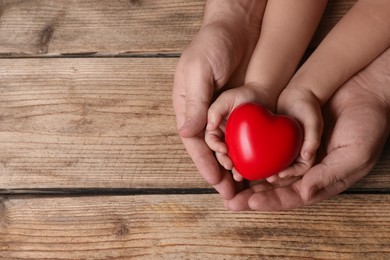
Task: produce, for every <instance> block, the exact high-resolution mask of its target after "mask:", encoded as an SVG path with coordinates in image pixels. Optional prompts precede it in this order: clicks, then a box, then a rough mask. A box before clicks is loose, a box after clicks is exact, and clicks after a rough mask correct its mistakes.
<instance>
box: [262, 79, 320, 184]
mask: <svg viewBox="0 0 390 260" xmlns="http://www.w3.org/2000/svg"><path fill="white" fill-rule="evenodd" d="M277 111H278V114H286V115H290V116H292V117H294V118H296V119H297V120H298V121H299V122H300V123H301V124H302V127H303V132H304V140H303V144H302V148H301V151H300V154H299V156H298V158H297V159H296V161H295V162H294V163H293V165H292V166H290V167H289V168H287V169H286V170H284V171H282V172H280V173H279V174H278V175H274V176H271V177H269V178H267V181H269V182H276V181H280V179H286V178H289V177H293V176H301V175H303V174H304V173H305V172H306V171H308V170H309V169H310V168H311V167H312V166H313V164H314V162H315V159H316V152H317V149H318V147H319V146H320V143H321V135H322V131H323V120H322V115H321V104H320V102H319V100H318V99H317V98H316V97H315V96H314V94H313V93H312V92H311V91H309V90H306V89H304V88H299V87H298V86H288V87H287V88H286V89H285V90H284V91H283V92H282V93H281V94H280V96H279V99H278V104H277Z"/></svg>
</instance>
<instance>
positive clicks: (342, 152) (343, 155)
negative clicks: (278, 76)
mask: <svg viewBox="0 0 390 260" xmlns="http://www.w3.org/2000/svg"><path fill="white" fill-rule="evenodd" d="M372 69H373V68H372V67H368V68H367V69H366V70H365V71H363V72H361V73H360V74H359V75H358V76H356V77H355V78H354V79H352V80H350V81H349V82H347V83H346V84H345V85H344V86H343V87H342V88H341V89H340V90H339V91H338V92H337V93H336V94H335V96H334V97H333V98H332V100H331V101H330V102H329V104H328V105H327V106H326V107H325V108H324V115H325V116H324V119H325V122H326V124H325V129H326V131H325V133H324V138H323V141H324V142H323V146H322V147H321V152H320V154H319V159H320V160H321V162H319V163H318V164H317V165H315V166H314V167H313V168H311V169H310V170H309V171H308V172H307V173H306V175H304V176H303V177H302V178H295V179H290V180H289V181H288V183H279V184H278V185H279V186H278V187H275V186H273V185H271V184H269V183H267V182H262V183H257V184H251V185H250V187H249V188H247V189H244V190H242V191H241V192H239V193H238V194H237V195H236V196H235V197H234V198H233V199H232V200H229V201H225V204H226V206H227V207H228V208H230V209H233V210H243V209H255V210H281V209H291V208H296V207H301V206H304V205H307V204H312V203H315V202H317V201H320V200H323V199H326V198H329V197H331V196H333V195H335V194H338V193H340V192H342V191H344V190H346V189H347V188H349V187H350V186H352V185H353V184H354V183H355V182H356V181H358V180H359V179H361V178H362V177H363V176H365V175H366V174H368V173H369V172H370V170H371V169H372V167H373V166H374V164H375V163H376V161H377V160H378V158H379V156H380V153H381V151H382V149H383V145H384V143H385V141H386V138H387V136H388V133H389V127H390V122H389V121H390V120H389V117H388V115H387V113H388V111H389V105H388V104H387V103H386V102H384V101H383V100H382V99H381V98H380V97H378V95H377V94H375V92H373V88H381V86H382V85H383V82H378V81H377V79H378V77H373V76H372V75H373V74H374V73H373V71H371V70H372ZM375 71H377V70H375ZM381 78H382V79H383V78H384V77H383V75H382V77H381ZM362 79H364V80H362ZM388 83H389V82H387V84H388ZM373 85H375V87H373ZM367 87H369V88H370V90H369V89H367Z"/></svg>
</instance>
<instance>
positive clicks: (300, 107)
mask: <svg viewBox="0 0 390 260" xmlns="http://www.w3.org/2000/svg"><path fill="white" fill-rule="evenodd" d="M389 13H390V1H388V0H375V1H370V0H360V1H359V2H358V3H357V4H356V5H355V6H354V7H353V8H352V9H351V10H350V11H349V12H348V13H347V14H346V15H345V16H344V17H343V18H342V19H341V21H340V22H339V23H338V24H337V25H336V26H335V27H334V29H332V31H331V32H330V33H329V34H328V35H327V37H326V38H325V39H324V40H323V42H322V43H321V44H320V46H319V47H318V48H317V50H316V51H315V52H314V53H313V54H312V55H311V56H310V57H309V59H308V60H307V61H306V62H305V64H304V65H302V67H301V68H300V69H299V70H298V72H297V73H296V74H295V75H294V76H293V78H292V79H291V81H290V82H289V84H288V86H287V87H286V88H285V89H284V90H283V92H282V93H281V95H280V96H279V99H278V112H279V113H285V114H289V115H291V116H293V117H295V118H297V119H298V120H299V121H300V122H301V123H302V125H303V128H304V133H305V136H304V142H303V145H302V149H301V153H300V155H301V156H300V157H299V158H298V162H299V163H297V164H294V165H293V167H290V168H289V169H287V170H286V171H284V172H282V173H280V174H279V177H281V178H286V177H289V176H293V175H302V174H303V173H304V172H305V171H307V170H308V169H309V168H310V167H311V166H312V165H313V163H314V160H315V155H316V151H317V149H318V147H319V145H320V143H321V136H322V131H323V120H322V114H321V106H322V105H324V104H325V103H326V102H327V101H328V100H329V98H330V97H331V96H332V95H333V94H334V93H335V91H336V90H337V89H338V88H339V87H340V86H341V85H342V84H343V83H344V82H346V81H347V80H348V79H350V78H351V77H352V76H353V75H354V74H356V73H357V72H359V71H360V70H361V69H363V68H364V67H365V66H367V65H368V64H369V63H370V62H371V61H373V60H374V59H375V58H376V57H377V56H378V55H380V54H381V53H382V52H383V51H384V50H385V49H386V48H387V46H389V44H390V19H389V18H388V14H389Z"/></svg>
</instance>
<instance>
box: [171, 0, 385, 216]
mask: <svg viewBox="0 0 390 260" xmlns="http://www.w3.org/2000/svg"><path fill="white" fill-rule="evenodd" d="M244 2H245V3H244ZM269 2H271V1H269ZM275 2H276V1H275ZM260 3H262V4H263V5H262V6H260V5H261V4H260ZM213 4H214V5H213ZM224 4H225V5H224ZM250 4H254V5H257V4H259V6H260V7H259V6H257V7H256V8H254V6H252V8H249V9H245V8H248V7H249V5H250ZM234 5H236V6H234ZM221 6H224V8H223V9H222V10H221V9H220V8H221ZM228 6H230V8H229V7H228ZM264 7H265V1H242V2H241V1H236V2H235V1H229V2H227V1H226V2H225V1H222V0H219V2H218V0H214V1H208V4H207V6H206V13H205V20H204V24H203V25H202V28H201V30H200V32H199V34H198V36H197V37H196V38H195V39H194V41H193V42H192V43H191V44H190V46H189V47H188V48H187V49H186V50H185V52H184V53H183V56H182V58H181V59H180V61H179V64H178V67H177V70H176V75H175V84H174V90H173V102H174V108H175V112H176V116H177V123H178V128H179V134H180V136H181V137H182V140H183V143H184V145H185V146H186V148H187V151H188V153H189V154H190V156H191V157H192V159H193V160H194V163H195V165H196V166H197V168H198V170H199V172H200V173H201V174H202V176H204V178H205V179H206V181H207V182H209V183H210V184H212V185H214V187H215V188H216V190H217V191H218V192H219V193H220V194H221V196H222V197H223V199H224V204H225V206H226V207H227V208H228V209H231V210H243V209H254V210H280V209H291V208H296V207H300V206H304V205H308V204H312V203H314V202H317V201H320V200H322V199H325V198H328V197H330V196H333V195H335V194H337V193H339V192H341V191H343V190H345V189H346V188H348V187H350V186H351V185H352V184H353V183H354V182H356V181H357V180H358V179H360V178H362V177H363V176H364V175H366V174H367V173H368V172H369V170H370V169H371V168H372V167H373V165H374V163H375V162H376V160H377V158H378V156H379V154H380V151H381V148H382V147H383V143H384V141H385V139H386V137H387V136H388V128H389V126H388V125H389V123H388V122H389V118H388V117H389V116H388V114H389V93H388V83H389V82H386V80H387V79H388V77H389V76H388V75H389V74H388V71H384V70H383V69H380V68H378V67H379V66H376V69H368V68H372V65H370V66H369V67H368V68H366V69H364V70H363V71H362V72H360V73H359V74H358V75H359V77H357V76H354V78H353V80H349V81H348V82H347V83H346V84H344V86H343V87H342V88H341V89H339V90H337V89H338V88H339V86H341V85H343V83H344V82H345V81H347V80H348V79H349V78H350V77H352V76H353V75H354V74H355V73H357V72H358V71H359V70H361V69H363V68H364V67H365V66H366V65H367V64H368V63H369V62H370V61H372V60H373V59H375V57H377V56H378V55H380V53H381V52H382V51H383V50H385V49H386V48H387V46H388V38H389V37H388V36H389V35H390V34H389V32H388V28H389V25H388V18H387V14H388V13H389V9H388V8H389V4H388V1H385V0H378V1H369V0H360V1H359V2H358V4H356V5H355V7H354V8H353V9H352V10H351V11H350V12H349V13H348V14H347V15H346V16H345V17H344V18H343V19H342V21H341V22H340V23H339V24H338V25H337V26H336V27H335V28H334V30H332V32H331V33H330V34H329V35H328V37H327V38H326V39H325V40H324V42H323V43H322V44H321V45H320V46H319V48H318V49H317V51H316V52H315V53H314V54H313V55H312V56H311V58H309V60H308V61H307V62H306V63H305V64H304V65H303V66H302V67H301V69H300V70H299V71H298V73H296V74H295V76H294V77H293V78H292V80H291V81H290V82H289V84H288V86H287V88H286V89H285V90H284V91H282V93H281V95H280V96H279V99H278V101H277V111H278V112H280V113H287V114H290V115H292V116H295V117H296V118H298V119H299V120H301V122H302V123H303V126H304V130H305V143H304V146H303V148H302V151H301V156H300V158H301V159H300V160H301V161H300V160H298V161H297V163H296V164H294V166H293V167H291V168H289V169H287V170H286V171H284V172H282V173H280V174H279V176H276V177H275V179H273V180H272V178H271V179H268V181H261V182H256V183H253V182H251V183H245V184H244V183H243V182H239V183H237V182H234V181H233V179H232V178H231V175H230V174H229V172H228V171H226V170H223V168H222V167H221V166H220V165H219V164H218V162H217V160H216V159H215V157H214V154H213V152H212V151H211V150H210V148H209V147H208V146H207V144H206V142H205V141H204V139H203V138H204V135H205V133H204V127H205V125H206V120H207V116H206V114H207V110H208V106H209V105H210V103H211V101H212V99H213V96H218V95H219V94H220V93H221V92H223V95H221V96H220V98H222V97H227V99H234V98H237V95H238V93H243V94H242V95H243V97H241V100H240V98H237V100H238V101H237V102H236V103H237V105H238V103H242V102H244V100H246V98H248V99H249V96H251V97H252V98H253V96H255V98H256V99H257V100H258V101H260V102H268V104H269V107H272V104H273V101H272V100H273V99H272V98H271V96H272V94H270V93H269V92H268V90H269V91H270V92H273V91H274V90H275V89H277V87H276V86H277V84H275V85H274V87H272V84H269V82H270V81H268V80H264V82H258V79H256V78H255V79H251V78H250V77H249V75H250V73H248V72H249V71H252V69H251V68H252V67H253V68H256V67H257V66H258V65H256V62H255V63H253V62H252V60H251V61H250V58H251V56H252V55H254V54H253V48H254V47H255V45H256V42H257V39H258V35H259V32H260V29H259V28H260V26H261V18H262V16H263V12H264ZM257 8H258V9H257ZM243 10H244V11H243ZM254 10H256V11H254ZM251 11H253V12H251ZM259 14H261V15H259ZM243 17H245V18H244V19H242V18H243ZM359 19H360V20H361V21H362V22H359ZM262 29H263V28H262ZM262 34H263V31H262ZM237 35H239V36H237ZM260 38H261V36H260ZM367 39H369V40H368V41H367ZM259 42H260V39H259ZM356 42H358V43H359V44H355V45H353V44H352V43H356ZM244 46H245V47H244ZM359 46H360V47H361V48H360V47H359ZM343 47H344V48H343ZM256 48H257V47H256ZM255 53H257V52H256V51H255ZM382 56H383V55H382ZM382 56H381V57H382ZM387 59H388V55H387ZM387 59H384V58H382V59H381V62H380V63H381V64H382V66H383V64H386V66H387V67H389V66H388V65H389V63H386V60H387ZM249 61H250V65H249V69H248V72H247V68H248V64H249ZM252 63H253V64H255V65H253V66H252ZM260 63H261V61H260ZM373 64H378V62H377V60H376V61H375V62H374V63H373ZM270 67H272V68H274V65H272V66H270ZM288 68H289V66H288ZM254 71H255V70H254ZM245 72H247V77H246V78H245V81H244V77H245ZM363 72H364V73H363ZM362 73H363V74H362ZM259 74H261V73H259V71H257V72H255V73H254V74H253V75H259ZM287 74H288V73H287ZM263 75H269V76H270V77H271V75H273V74H272V71H268V72H267V73H264V74H263ZM372 75H375V77H374V76H372ZM261 78H263V77H261ZM283 78H284V77H283ZM287 78H288V77H287ZM359 78H360V80H361V81H359V80H358V79H359ZM382 78H384V79H383V80H381V81H380V82H378V79H382ZM375 80H377V81H375ZM282 81H283V80H281V82H282ZM357 81H359V82H357ZM244 83H247V84H246V87H245V88H242V91H238V88H236V89H233V90H229V89H232V88H235V87H237V86H240V85H243V84H244ZM382 83H386V84H382ZM282 85H283V84H282ZM357 86H358V87H357ZM373 86H376V87H378V86H382V87H380V88H379V89H378V88H374V87H373ZM384 86H386V87H384ZM259 89H261V90H262V91H259ZM226 90H228V91H226ZM233 91H237V92H236V93H234V92H233ZM239 95H241V94H239ZM229 96H230V97H229ZM266 97H268V98H266ZM330 97H332V98H331V100H330V101H329V102H327V101H328V100H329V98H330ZM220 98H218V99H217V101H218V100H219V99H220ZM270 100H271V101H270ZM220 103H222V102H220ZM232 103H233V104H236V103H234V102H232ZM232 103H231V104H232ZM324 104H327V105H326V107H323V106H324ZM233 106H234V105H233ZM210 109H211V108H210ZM229 109H230V110H231V107H230V108H228V110H229ZM321 109H322V110H324V111H327V112H328V113H324V114H323V115H324V118H325V119H326V125H325V126H326V127H325V130H326V131H325V133H324V135H323V136H324V138H323V140H322V141H323V146H322V147H321V149H320V151H323V153H321V157H319V158H317V160H318V161H320V162H319V163H318V164H316V165H314V166H313V163H314V160H315V159H316V158H315V152H316V150H317V147H318V145H319V144H320V141H321V139H320V137H321V136H322V128H323V127H322V124H323V120H322V113H321ZM225 110H226V109H225ZM220 114H221V115H222V116H220V118H222V120H221V121H220V123H219V124H220V126H222V127H219V126H217V127H216V125H218V121H215V122H214V125H213V123H211V126H208V128H209V130H218V129H219V131H221V133H223V131H224V129H223V119H226V117H224V116H223V115H224V113H220ZM364 120H366V122H369V123H367V124H364V125H363V126H362V124H361V122H364ZM209 123H210V122H209ZM216 123H217V124H216ZM214 136H215V137H220V134H216V135H214ZM206 139H207V138H206ZM361 140H363V141H361ZM215 150H216V151H217V159H220V158H218V150H217V149H215ZM222 152H223V151H222ZM347 154H348V155H350V154H351V156H349V157H347V158H345V157H346V156H345V155H347ZM343 156H344V157H343ZM305 161H306V163H305ZM307 162H309V163H307ZM305 172H306V174H305V175H304V176H303V177H302V176H301V175H302V174H303V173H305ZM270 182H272V184H271V183H270Z"/></svg>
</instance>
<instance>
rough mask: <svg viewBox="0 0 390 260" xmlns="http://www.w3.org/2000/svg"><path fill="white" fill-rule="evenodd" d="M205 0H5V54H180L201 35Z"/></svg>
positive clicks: (0, 19) (0, 44)
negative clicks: (178, 52) (197, 34)
mask: <svg viewBox="0 0 390 260" xmlns="http://www.w3.org/2000/svg"><path fill="white" fill-rule="evenodd" d="M204 3H205V1H204V0H171V1H169V2H167V1H164V0H116V1H102V0H88V1H78V0H64V1H51V0H38V1H19V0H8V1H5V0H1V1H0V53H1V54H2V55H30V54H50V55H53V54H54V55H55V54H74V53H79V54H83V53H84V54H90V53H99V54H120V53H134V52H136V53H140V52H141V53H149V52H152V53H155V52H177V51H179V50H182V49H183V48H184V46H186V45H187V44H188V43H189V42H190V40H191V39H192V38H193V36H194V35H195V34H196V33H197V31H198V30H199V27H200V23H201V20H202V17H203V9H204Z"/></svg>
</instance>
